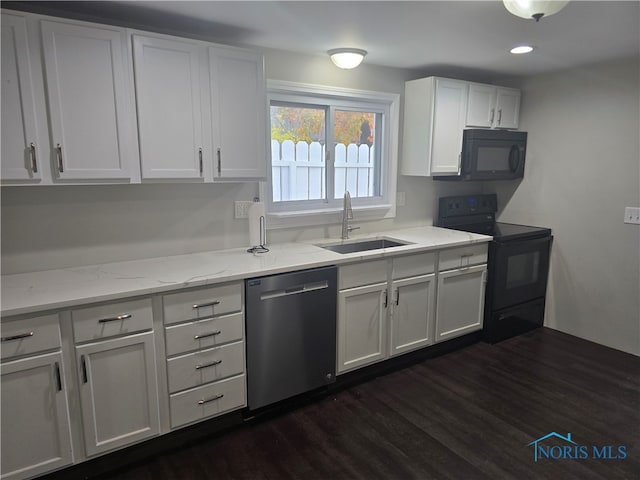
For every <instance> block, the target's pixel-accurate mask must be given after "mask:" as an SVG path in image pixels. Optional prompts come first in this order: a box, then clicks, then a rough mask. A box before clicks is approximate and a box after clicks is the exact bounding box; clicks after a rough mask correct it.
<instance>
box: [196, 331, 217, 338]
mask: <svg viewBox="0 0 640 480" xmlns="http://www.w3.org/2000/svg"><path fill="white" fill-rule="evenodd" d="M221 333H222V332H221V331H220V330H216V331H215V332H210V333H200V334H198V335H194V336H193V339H194V340H200V339H201V338H207V337H215V336H216V335H220V334H221Z"/></svg>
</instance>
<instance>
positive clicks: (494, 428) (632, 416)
mask: <svg viewBox="0 0 640 480" xmlns="http://www.w3.org/2000/svg"><path fill="white" fill-rule="evenodd" d="M550 432H557V433H559V434H560V435H562V436H566V435H567V433H571V436H572V440H573V441H575V442H576V444H578V445H581V446H587V447H588V453H589V455H590V456H591V453H592V446H593V445H596V446H598V447H601V446H606V445H612V446H613V452H617V447H618V446H625V447H626V454H627V456H626V458H624V459H603V458H600V459H592V458H588V459H553V458H542V459H538V461H537V462H534V451H533V446H528V444H529V443H530V442H532V441H534V440H535V439H537V438H540V437H542V436H543V435H546V434H547V433H550ZM556 440H557V439H556ZM547 442H549V445H558V446H562V445H564V444H563V443H562V442H560V443H557V442H556V443H554V440H553V439H550V440H548V441H547ZM556 451H557V452H559V451H561V450H560V449H556ZM100 478H101V479H103V480H107V479H109V480H134V479H135V480H146V479H148V480H151V479H153V480H162V479H167V480H169V479H171V480H173V479H227V478H228V479H265V480H266V479H269V480H277V479H304V480H312V479H343V478H344V479H351V478H353V479H367V480H368V479H376V478H381V479H438V480H440V479H510V478H517V479H527V478H536V479H539V478H548V479H576V480H578V479H580V480H582V479H608V480H610V479H638V478H640V358H638V357H635V356H633V355H629V354H625V353H622V352H619V351H616V350H612V349H609V348H606V347H603V346H600V345H597V344H594V343H590V342H587V341H584V340H581V339H578V338H575V337H572V336H569V335H565V334H562V333H559V332H556V331H553V330H549V329H539V330H537V331H534V332H531V333H529V334H527V335H523V336H520V337H516V338H512V339H509V340H507V341H504V342H502V343H499V344H496V345H488V344H485V343H477V344H473V345H471V346H469V347H466V348H463V349H461V350H458V351H455V352H452V353H448V354H446V355H442V356H440V357H436V358H431V359H428V360H425V361H422V362H420V363H418V364H415V365H412V366H410V367H408V368H404V369H402V370H398V371H395V372H392V373H390V374H387V375H384V376H381V377H378V378H374V379H373V380H370V381H367V382H365V383H362V384H359V385H356V386H353V387H350V388H347V389H344V390H341V391H338V392H335V393H333V394H331V395H329V396H327V397H325V398H322V399H320V400H318V401H316V402H313V403H311V404H306V405H303V406H300V407H299V408H297V409H295V410H292V411H289V412H286V413H283V414H279V415H277V416H273V417H271V418H267V419H261V420H259V421H253V422H248V423H247V424H245V425H242V426H240V427H238V428H235V429H232V430H231V431H228V432H226V433H224V434H222V435H218V436H216V437H213V438H209V439H206V440H204V441H200V442H198V443H197V444H194V445H191V446H189V447H186V448H183V449H180V450H177V451H173V452H170V453H165V454H162V455H158V456H156V457H154V458H152V459H150V460H149V461H147V462H145V463H142V464H138V465H135V466H133V467H130V468H128V469H126V470H121V471H118V472H114V473H113V474H111V475H107V476H102V477H100Z"/></svg>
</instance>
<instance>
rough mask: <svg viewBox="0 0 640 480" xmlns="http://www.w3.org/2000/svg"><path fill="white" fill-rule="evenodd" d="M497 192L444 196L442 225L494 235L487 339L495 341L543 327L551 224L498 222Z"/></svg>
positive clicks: (485, 329) (487, 293)
mask: <svg viewBox="0 0 640 480" xmlns="http://www.w3.org/2000/svg"><path fill="white" fill-rule="evenodd" d="M497 210H498V199H497V196H496V195H495V194H490V195H463V196H455V197H442V198H440V202H439V211H438V220H437V226H439V227H444V228H452V229H455V230H462V231H465V232H472V233H481V234H484V235H491V236H492V237H493V241H491V242H489V257H488V261H487V287H486V290H485V307H484V325H483V338H484V340H486V341H488V342H491V343H495V342H498V341H501V340H504V339H506V338H509V337H512V336H514V335H519V334H521V333H524V332H527V331H529V330H532V329H534V328H538V327H540V326H542V324H543V323H544V305H545V295H546V289H547V277H548V274H549V260H550V252H551V243H552V241H553V237H552V235H551V229H549V228H545V227H536V226H530V225H518V224H514V223H502V222H496V221H495V214H496V212H497Z"/></svg>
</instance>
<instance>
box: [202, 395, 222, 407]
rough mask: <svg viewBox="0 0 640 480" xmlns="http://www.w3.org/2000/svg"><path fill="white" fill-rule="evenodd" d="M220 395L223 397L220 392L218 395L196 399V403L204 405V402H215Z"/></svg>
mask: <svg viewBox="0 0 640 480" xmlns="http://www.w3.org/2000/svg"><path fill="white" fill-rule="evenodd" d="M222 397H224V393H221V394H220V395H216V396H214V397H211V398H207V399H202V400H198V405H204V404H205V403H209V402H215V401H216V400H220V399H221V398H222Z"/></svg>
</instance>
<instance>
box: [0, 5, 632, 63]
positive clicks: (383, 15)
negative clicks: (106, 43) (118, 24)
mask: <svg viewBox="0 0 640 480" xmlns="http://www.w3.org/2000/svg"><path fill="white" fill-rule="evenodd" d="M7 3H12V2H4V1H3V4H7ZM16 3H23V4H24V2H16ZM43 4H46V5H47V7H48V8H53V7H52V6H53V5H58V6H59V7H60V8H66V9H67V10H75V11H81V10H83V9H84V11H85V12H88V13H90V14H93V15H95V16H99V17H112V18H120V19H124V20H126V21H128V22H129V24H131V25H134V26H136V25H137V26H139V25H141V24H145V25H152V26H153V25H157V26H160V27H162V28H163V29H164V31H189V32H191V34H192V35H193V36H195V37H201V38H207V39H210V40H213V41H217V42H222V43H230V44H234V45H242V46H260V47H265V48H274V49H280V50H288V51H295V52H301V53H305V54H311V55H324V54H325V52H326V51H327V50H329V49H331V48H337V47H356V48H362V49H365V50H367V51H368V52H369V54H368V55H367V57H366V59H365V62H367V63H369V64H375V65H384V66H389V67H396V68H407V69H415V70H427V69H430V70H435V71H437V70H440V71H442V70H447V69H449V70H451V69H455V68H457V69H460V70H472V71H478V72H491V73H492V74H493V75H498V76H524V75H532V74H538V73H543V72H549V71H554V70H561V69H566V68H571V67H576V66H580V65H585V64H589V63H595V62H599V61H603V60H606V59H612V58H619V57H626V56H631V55H636V56H638V55H640V2H639V1H637V0H636V1H621V2H620V1H580V0H573V1H571V2H569V4H568V5H567V6H566V7H565V8H564V9H563V10H561V11H560V12H559V13H557V14H555V15H553V16H550V17H547V18H543V19H542V20H541V21H540V22H539V23H536V22H535V21H534V20H525V19H522V18H519V17H515V16H513V15H512V14H510V13H509V12H508V11H507V10H506V9H505V8H504V6H503V4H502V2H501V1H495V0H492V1H412V2H404V1H288V2H281V1H258V2H249V1H197V2H191V1H134V2H42V3H40V5H41V6H42V5H43ZM3 6H4V5H3ZM126 21H125V23H126ZM518 44H530V45H533V46H535V47H536V50H535V51H534V52H533V53H530V54H527V55H520V56H516V55H512V54H510V53H509V52H508V50H509V49H510V48H511V47H513V46H515V45H518Z"/></svg>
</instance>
